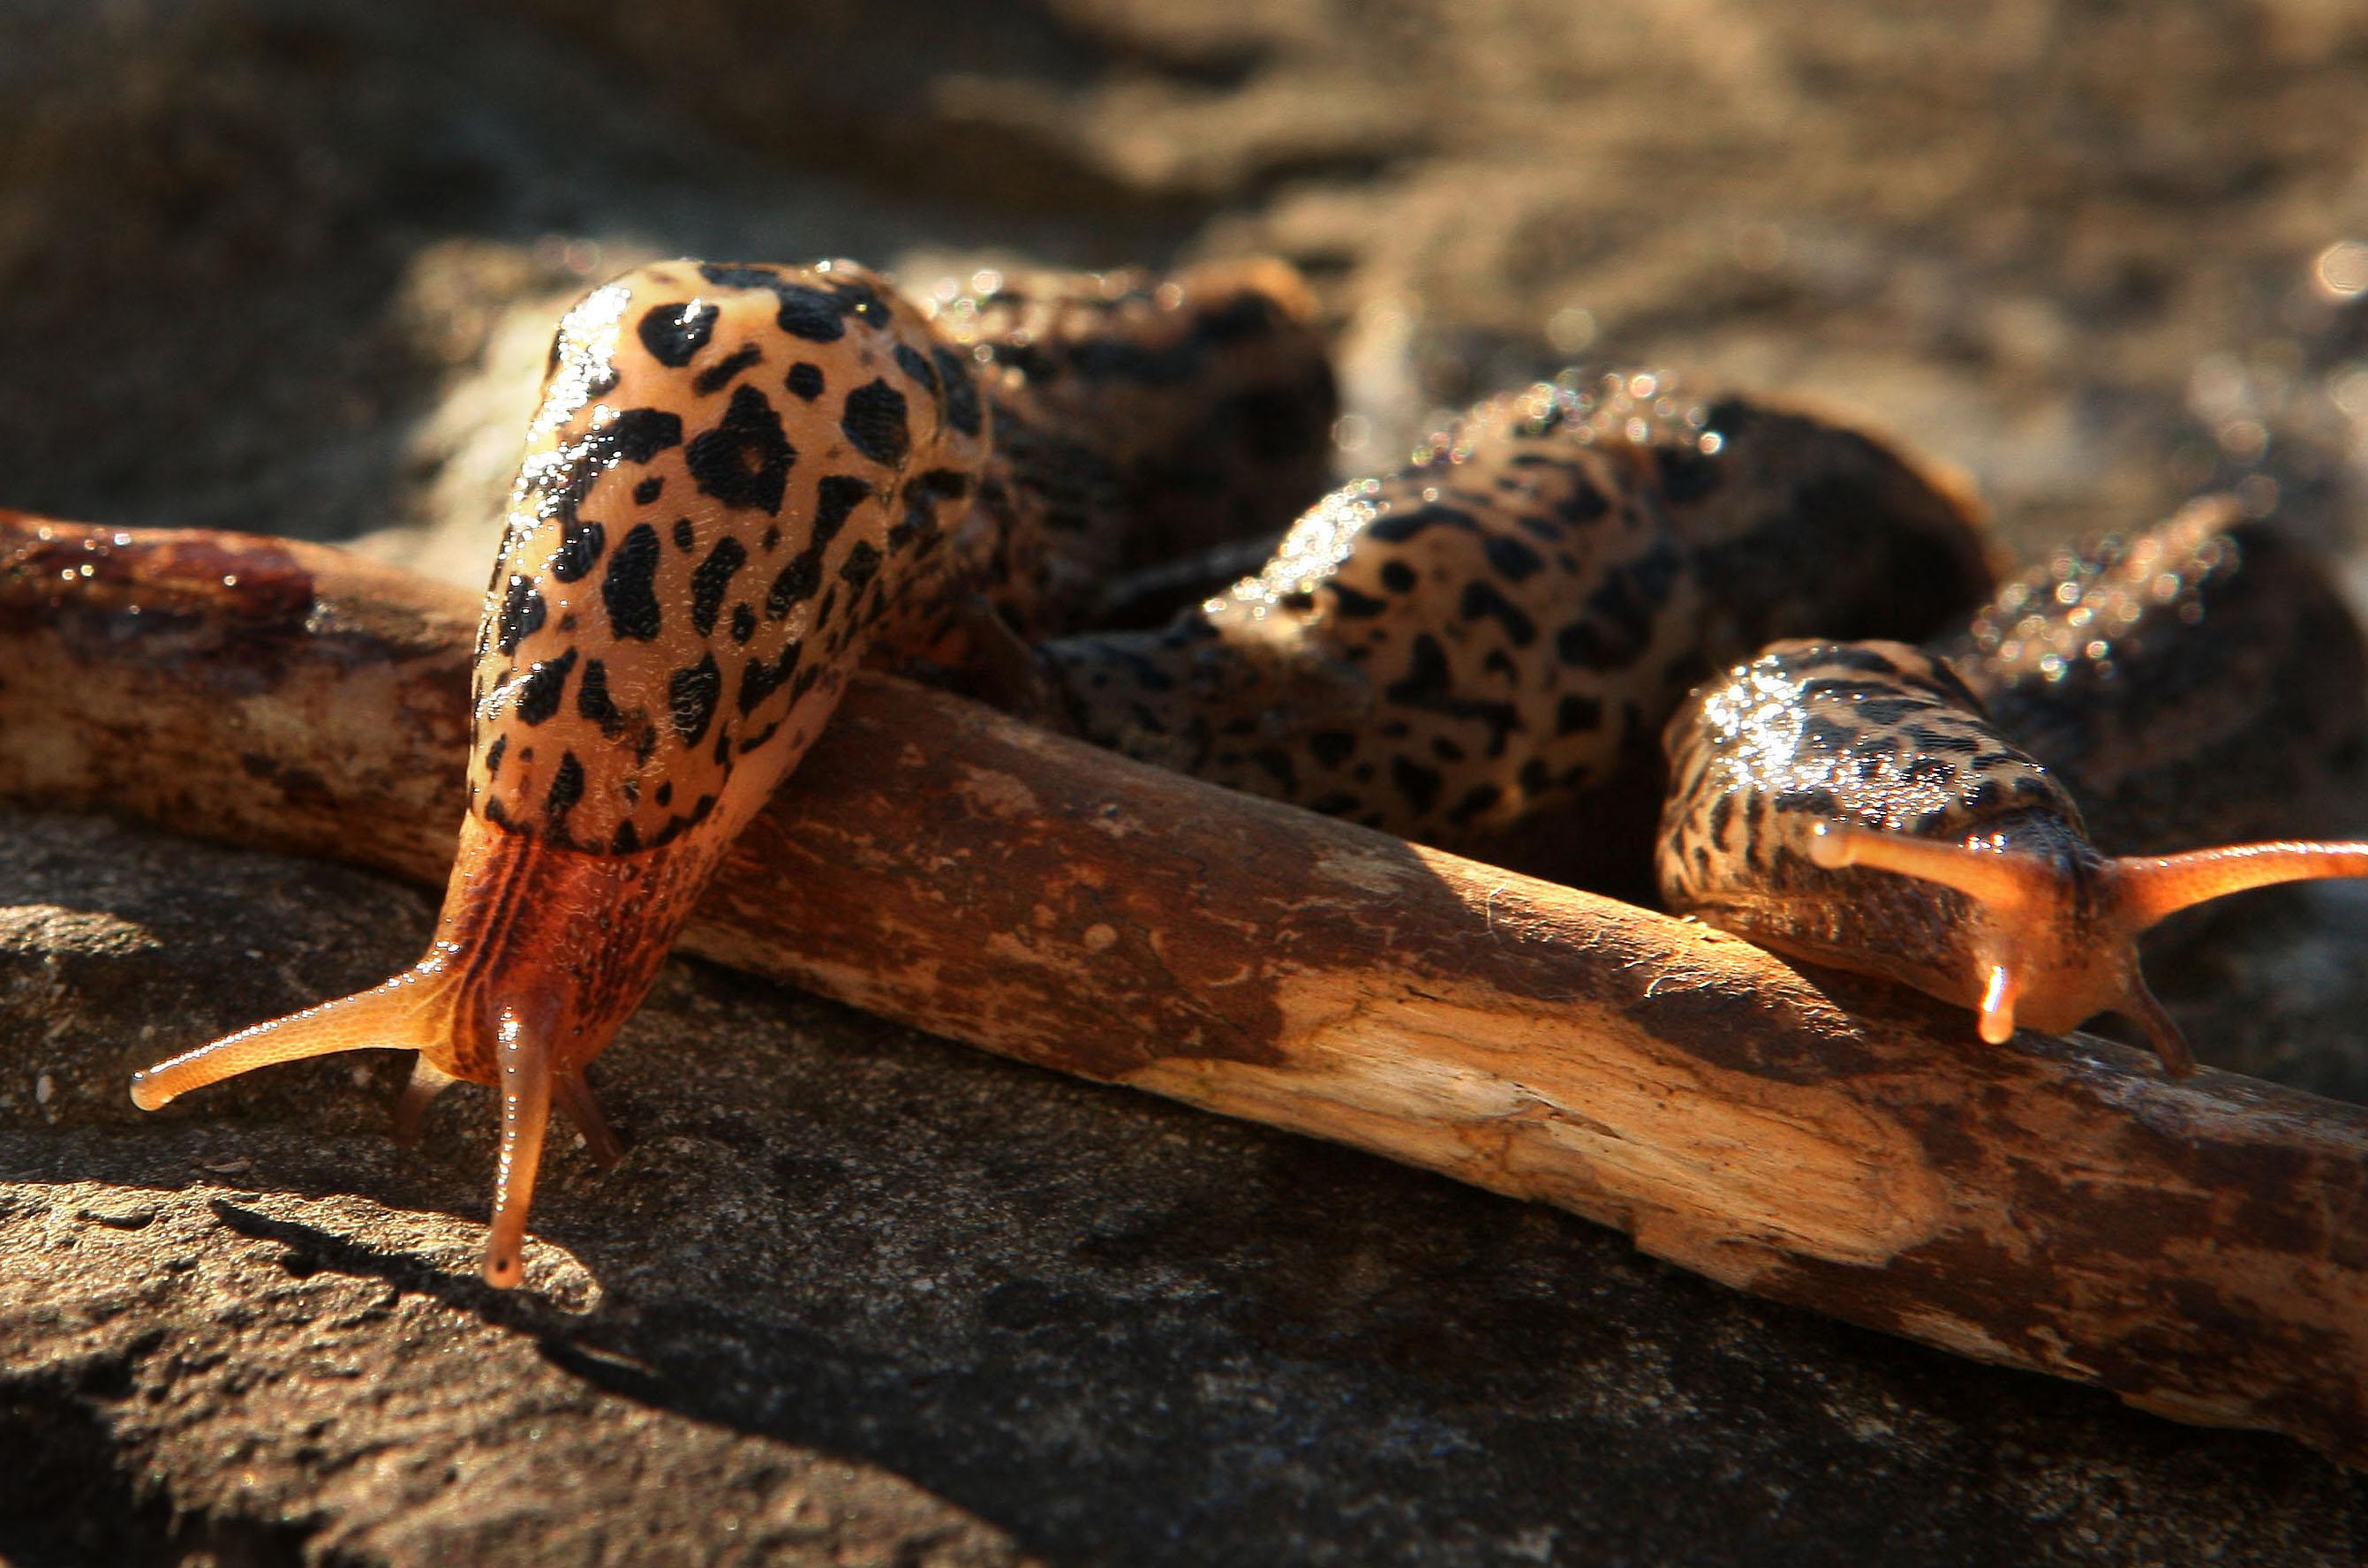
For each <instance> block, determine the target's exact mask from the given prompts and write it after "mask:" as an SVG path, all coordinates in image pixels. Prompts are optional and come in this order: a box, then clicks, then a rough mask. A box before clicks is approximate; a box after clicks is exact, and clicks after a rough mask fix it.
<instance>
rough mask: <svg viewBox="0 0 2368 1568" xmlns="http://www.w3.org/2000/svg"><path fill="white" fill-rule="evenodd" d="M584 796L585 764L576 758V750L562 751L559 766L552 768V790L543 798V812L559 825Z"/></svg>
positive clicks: (555, 824)
mask: <svg viewBox="0 0 2368 1568" xmlns="http://www.w3.org/2000/svg"><path fill="white" fill-rule="evenodd" d="M583 798H584V765H583V764H582V763H580V762H578V761H576V760H575V753H574V752H572V751H569V752H562V753H560V754H559V766H558V767H555V768H553V769H552V774H551V792H550V793H549V794H547V795H545V796H544V797H543V800H542V810H543V814H544V815H545V816H547V817H549V818H550V819H551V825H552V827H554V828H555V827H558V826H559V825H560V824H562V823H564V822H565V821H566V820H567V813H568V812H570V811H571V810H573V809H574V808H575V802H576V801H580V800H582V799H583Z"/></svg>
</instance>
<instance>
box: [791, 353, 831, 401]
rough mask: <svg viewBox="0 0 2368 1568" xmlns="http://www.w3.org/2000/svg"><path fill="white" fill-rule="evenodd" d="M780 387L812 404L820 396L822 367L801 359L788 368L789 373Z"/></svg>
mask: <svg viewBox="0 0 2368 1568" xmlns="http://www.w3.org/2000/svg"><path fill="white" fill-rule="evenodd" d="M781 385H783V386H784V387H787V388H788V389H789V390H790V391H791V392H792V393H793V394H795V395H796V396H797V397H799V398H801V399H803V400H804V401H805V402H807V403H812V402H813V401H814V399H816V398H818V397H820V396H821V395H822V386H823V382H822V367H821V366H819V365H816V364H814V363H812V362H811V361H808V360H804V359H801V360H799V361H798V362H797V363H796V364H794V365H792V366H791V367H790V373H789V375H788V377H787V378H785V379H784V380H783V381H782V382H781Z"/></svg>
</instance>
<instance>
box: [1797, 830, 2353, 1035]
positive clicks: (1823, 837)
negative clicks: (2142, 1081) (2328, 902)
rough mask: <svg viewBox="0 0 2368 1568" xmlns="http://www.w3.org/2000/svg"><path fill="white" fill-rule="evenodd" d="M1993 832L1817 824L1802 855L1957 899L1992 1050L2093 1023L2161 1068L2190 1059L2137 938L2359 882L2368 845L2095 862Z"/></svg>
mask: <svg viewBox="0 0 2368 1568" xmlns="http://www.w3.org/2000/svg"><path fill="white" fill-rule="evenodd" d="M2035 825H2036V827H2037V831H2036V832H2034V831H2032V829H2031V828H2028V827H2026V828H2024V829H2023V830H2022V831H2021V832H2018V831H2016V830H2015V829H2014V828H2007V827H2002V828H1999V829H1998V830H1996V831H1991V832H1987V833H1982V834H1976V835H1969V836H1968V837H1967V838H1966V839H1965V840H1964V842H1962V843H1946V842H1936V841H1934V840H1930V839H1922V838H1915V837H1910V836H1908V835H1903V834H1890V833H1880V832H1876V831H1873V830H1872V829H1868V828H1862V827H1850V826H1843V825H1840V824H1821V825H1820V826H1819V827H1818V828H1817V830H1816V835H1815V836H1814V837H1813V838H1812V840H1811V842H1810V848H1809V853H1810V858H1812V859H1814V860H1815V861H1816V863H1817V864H1818V865H1819V866H1821V867H1824V868H1826V869H1828V870H1839V869H1843V868H1846V867H1861V868H1864V869H1869V870H1876V871H1888V872H1893V873H1896V874H1897V875H1900V876H1906V877H1913V878H1918V879H1921V880H1923V881H1930V882H1934V883H1938V884H1939V885H1941V886H1943V887H1947V888H1951V889H1953V890H1954V891H1956V892H1959V893H1962V894H1963V895H1964V897H1965V898H1966V899H1967V900H1969V901H1970V902H1971V903H1972V904H1973V906H1974V908H1975V912H1976V915H1975V917H1976V919H1977V921H1978V922H1979V926H1978V929H1977V930H1976V931H1975V932H1974V933H1972V934H1971V936H1970V938H1969V940H1968V942H1967V944H1966V949H1967V951H1968V953H1969V954H1970V956H1971V959H1972V965H1971V973H1970V975H1969V976H1968V977H1967V984H1966V989H1965V992H1964V994H1961V995H1956V996H1951V997H1948V998H1947V999H1948V1000H1952V1001H1956V1002H1960V1003H1963V1004H1965V1005H1967V1006H1972V1007H1974V1008H1975V1011H1976V1012H1977V1013H1978V1014H1979V1015H1980V1020H1981V1023H1980V1028H1981V1036H1982V1038H1983V1039H1984V1040H1988V1041H1989V1042H1991V1043H1992V1044H1999V1043H2002V1042H2004V1041H2005V1040H2008V1039H2009V1038H2010V1037H2011V1036H2012V1035H2013V1033H2014V1031H2015V1029H2016V1028H2017V1027H2018V1026H2019V1025H2022V1026H2028V1027H2030V1028H2038V1029H2044V1030H2046V1031H2048V1032H2050V1033H2055V1032H2060V1031H2062V1030H2065V1029H2069V1028H2075V1027H2077V1026H2078V1025H2079V1024H2080V1023H2081V1022H2083V1021H2084V1020H2086V1019H2088V1018H2090V1017H2095V1016H2096V1015H2097V1014H2099V1013H2109V1012H2110V1013H2119V1014H2121V1015H2122V1016H2123V1017H2127V1018H2129V1019H2131V1020H2132V1021H2134V1022H2135V1023H2136V1024H2138V1025H2139V1026H2140V1027H2141V1028H2144V1029H2145V1030H2146V1037H2147V1040H2149V1042H2150V1043H2151V1044H2152V1045H2153V1047H2154V1051H2155V1054H2156V1055H2157V1057H2159V1058H2160V1059H2161V1061H2162V1064H2163V1067H2164V1068H2165V1070H2166V1071H2168V1072H2169V1073H2171V1074H2176V1075H2180V1076H2184V1075H2186V1074H2191V1073H2192V1072H2194V1071H2195V1058H2194V1055H2193V1053H2192V1051H2190V1050H2189V1049H2188V1046H2187V1041H2186V1040H2185V1039H2184V1038H2183V1037H2182V1036H2181V1035H2180V1031H2179V1028H2178V1026H2177V1025H2176V1024H2174V1023H2173V1022H2172V1021H2171V1019H2170V1016H2169V1014H2168V1013H2166V1012H2165V1011H2164V1010H2163V1006H2162V1004H2161V1003H2160V1002H2158V1001H2157V1000H2156V999H2155V996H2154V994H2153V993H2152V992H2151V991H2149V990H2148V989H2147V988H2146V977H2145V975H2144V974H2143V973H2141V972H2140V970H2139V967H2138V953H2137V939H2138V937H2139V936H2140V935H2141V934H2142V933H2144V932H2145V931H2146V929H2147V928H2148V927H2150V926H2154V925H2155V924H2156V923H2157V922H2158V921H2160V920H2162V919H2164V918H2166V917H2167V916H2169V915H2173V914H2176V913H2177V912H2178V911H2180V910H2182V909H2186V908H2190V907H2192V906H2193V905H2195V904H2199V903H2206V902H2208V901H2210V900H2212V899H2215V898H2219V897H2221V896H2223V895H2225V894H2227V893H2232V892H2242V891H2243V890H2245V889H2248V888H2255V887H2266V886H2269V885H2271V884H2272V883H2276V882H2287V881H2304V880H2308V879H2315V878H2322V877H2358V876H2368V844H2304V843H2289V842H2280V843H2270V844H2243V845H2230V846H2224V847H2220V848H2214V849H2201V850H2196V851H2193V852H2192V853H2189V854H2185V855H2171V856H2145V857H2130V858H2123V859H2108V858H2105V857H2104V856H2102V855H2100V854H2098V853H2097V852H2096V850H2094V849H2093V848H2091V847H2090V846H2089V844H2088V842H2087V841H2086V839H2084V838H2081V837H2079V836H2078V835H2076V834H2072V833H2070V832H2069V831H2068V829H2066V828H2065V827H2064V825H2063V824H2060V823H2052V822H2042V823H2038V824H2035Z"/></svg>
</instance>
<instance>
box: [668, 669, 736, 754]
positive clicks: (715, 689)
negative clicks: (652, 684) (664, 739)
mask: <svg viewBox="0 0 2368 1568" xmlns="http://www.w3.org/2000/svg"><path fill="white" fill-rule="evenodd" d="M721 696H723V671H722V670H720V669H718V668H717V667H716V664H715V655H714V654H712V653H702V654H700V658H699V663H697V664H695V665H690V666H689V668H687V669H679V670H677V671H675V672H674V676H673V677H672V678H671V679H669V680H668V681H667V682H666V707H667V709H668V710H669V712H670V713H671V714H672V716H673V719H674V733H676V734H677V735H680V736H681V737H682V744H684V745H686V746H695V745H697V744H699V743H700V737H702V736H704V735H705V734H706V733H707V726H708V725H709V724H711V723H712V722H714V719H715V701H716V699H717V698H719V697H721Z"/></svg>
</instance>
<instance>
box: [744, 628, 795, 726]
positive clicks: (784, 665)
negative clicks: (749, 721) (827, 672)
mask: <svg viewBox="0 0 2368 1568" xmlns="http://www.w3.org/2000/svg"><path fill="white" fill-rule="evenodd" d="M804 649H805V644H804V643H803V642H792V643H791V644H790V645H789V646H788V647H786V648H784V649H782V650H781V656H780V658H778V659H773V660H770V661H768V660H765V659H751V660H749V661H748V662H747V663H746V664H745V665H741V666H740V695H739V697H738V698H737V699H736V700H737V701H738V703H739V707H740V712H741V714H742V716H743V717H746V715H748V714H750V713H754V712H755V711H756V710H757V705H758V704H759V703H761V702H763V701H764V700H765V699H767V698H768V697H770V696H772V695H773V693H775V692H776V691H779V690H780V688H781V687H783V686H784V685H786V684H787V683H788V681H789V678H790V677H791V676H793V675H795V674H796V673H797V668H798V657H799V655H800V654H801V653H803V652H804Z"/></svg>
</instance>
